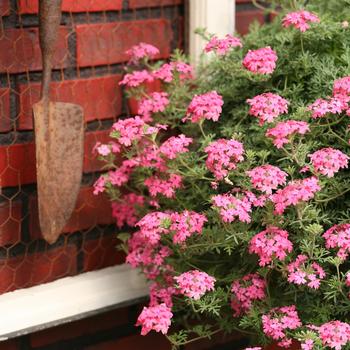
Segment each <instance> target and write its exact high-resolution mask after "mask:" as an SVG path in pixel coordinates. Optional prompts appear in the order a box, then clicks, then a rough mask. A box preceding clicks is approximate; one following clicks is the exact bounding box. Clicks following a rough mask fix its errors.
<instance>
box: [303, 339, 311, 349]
mask: <svg viewBox="0 0 350 350" xmlns="http://www.w3.org/2000/svg"><path fill="white" fill-rule="evenodd" d="M300 346H301V349H302V350H312V349H313V348H314V341H313V340H312V339H306V340H305V341H304V342H303V343H301V344H300Z"/></svg>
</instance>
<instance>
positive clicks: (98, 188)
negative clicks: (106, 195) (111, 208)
mask: <svg viewBox="0 0 350 350" xmlns="http://www.w3.org/2000/svg"><path fill="white" fill-rule="evenodd" d="M105 186H106V177H105V176H104V175H101V176H100V177H99V178H98V179H97V180H96V181H95V183H94V192H93V194H94V195H95V196H97V195H98V194H99V193H102V192H104V191H105Z"/></svg>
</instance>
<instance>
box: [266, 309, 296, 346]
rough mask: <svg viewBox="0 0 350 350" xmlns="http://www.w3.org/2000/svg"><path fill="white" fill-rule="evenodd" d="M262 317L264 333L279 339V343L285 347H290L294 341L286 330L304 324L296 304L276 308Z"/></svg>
mask: <svg viewBox="0 0 350 350" xmlns="http://www.w3.org/2000/svg"><path fill="white" fill-rule="evenodd" d="M261 319H262V324H263V331H264V333H265V334H266V335H267V336H268V337H271V338H272V339H274V340H278V343H277V345H278V346H281V347H284V348H288V347H289V346H290V345H291V343H292V340H291V339H289V338H288V337H287V334H286V331H289V330H293V329H297V328H298V327H300V326H301V325H302V324H301V321H300V319H299V316H298V313H297V311H296V307H295V305H291V306H283V307H279V308H274V309H272V310H270V312H269V313H268V314H267V315H263V316H262V318H261Z"/></svg>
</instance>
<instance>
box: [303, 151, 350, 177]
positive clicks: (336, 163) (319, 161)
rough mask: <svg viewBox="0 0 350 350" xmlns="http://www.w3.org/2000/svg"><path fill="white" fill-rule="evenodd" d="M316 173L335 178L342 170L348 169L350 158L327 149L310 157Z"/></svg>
mask: <svg viewBox="0 0 350 350" xmlns="http://www.w3.org/2000/svg"><path fill="white" fill-rule="evenodd" d="M309 157H310V159H311V162H312V165H313V166H314V169H315V171H316V172H318V173H320V174H322V175H325V176H327V177H333V176H334V174H335V173H337V172H338V171H339V170H340V169H342V168H347V167H348V161H349V157H348V156H347V155H346V154H344V153H343V152H341V151H339V150H337V149H334V148H331V147H327V148H322V149H320V150H318V151H316V152H314V153H312V154H310V155H309Z"/></svg>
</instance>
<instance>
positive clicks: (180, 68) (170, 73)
mask: <svg viewBox="0 0 350 350" xmlns="http://www.w3.org/2000/svg"><path fill="white" fill-rule="evenodd" d="M175 76H178V77H179V79H180V80H185V79H191V78H192V76H193V68H192V66H191V65H189V64H187V63H185V62H181V61H177V62H170V63H164V64H163V65H162V66H161V67H160V68H158V69H157V70H156V71H154V72H153V77H154V78H155V79H159V80H162V81H164V82H165V83H171V82H172V81H173V80H174V77H175Z"/></svg>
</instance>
